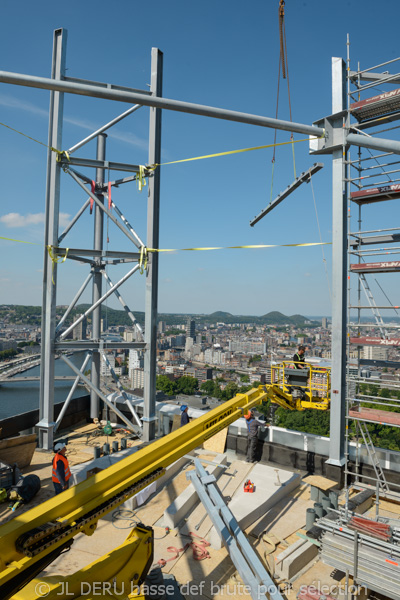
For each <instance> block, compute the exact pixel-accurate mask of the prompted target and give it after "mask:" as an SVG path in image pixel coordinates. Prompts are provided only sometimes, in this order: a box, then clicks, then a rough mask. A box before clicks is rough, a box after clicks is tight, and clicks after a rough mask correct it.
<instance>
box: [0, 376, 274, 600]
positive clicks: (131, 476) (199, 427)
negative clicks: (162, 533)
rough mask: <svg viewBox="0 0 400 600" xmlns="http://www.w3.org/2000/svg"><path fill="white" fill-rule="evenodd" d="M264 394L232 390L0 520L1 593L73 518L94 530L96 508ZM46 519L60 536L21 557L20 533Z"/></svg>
mask: <svg viewBox="0 0 400 600" xmlns="http://www.w3.org/2000/svg"><path fill="white" fill-rule="evenodd" d="M266 399H267V392H266V391H264V390H263V389H262V388H261V387H260V388H258V389H254V388H253V389H252V390H250V391H249V392H247V393H246V394H237V395H236V396H235V397H234V398H232V400H229V401H227V402H225V403H223V404H222V405H221V406H219V407H217V408H214V409H213V410H211V411H209V412H207V413H206V414H205V415H204V416H202V417H199V418H197V419H195V420H194V421H192V422H191V423H189V424H188V425H185V426H184V427H182V428H180V429H178V430H177V431H175V432H173V433H170V434H169V435H167V436H165V437H163V438H161V439H159V440H156V441H154V442H152V443H151V444H150V445H148V446H146V447H144V448H141V449H140V450H138V451H137V452H135V453H134V454H133V455H131V456H129V457H127V458H125V459H122V460H121V461H119V462H118V463H116V464H115V465H112V466H111V467H108V468H107V469H105V470H104V471H101V472H100V473H97V474H96V475H94V476H93V477H91V478H90V479H88V480H86V481H83V482H82V483H79V484H78V485H76V486H74V487H72V488H70V489H69V490H66V491H64V492H63V493H62V494H59V495H58V496H55V497H54V498H51V499H49V500H47V501H46V502H44V503H43V504H41V505H40V506H37V507H35V508H32V509H31V510H29V511H27V512H25V513H23V514H21V515H18V516H16V517H15V518H14V519H13V520H11V521H9V522H8V523H6V524H5V525H2V526H1V527H0V595H1V589H2V585H4V584H5V583H6V582H7V581H10V580H12V579H13V578H14V577H16V576H17V575H20V574H21V573H22V572H23V571H24V570H25V569H28V568H30V569H32V568H33V566H34V564H35V562H37V561H39V560H40V559H43V558H44V557H45V556H46V555H47V554H50V553H51V552H52V551H54V550H55V549H56V548H58V547H60V546H62V545H63V544H64V543H65V542H66V541H67V540H68V539H71V538H72V537H73V536H74V535H76V533H77V530H76V527H77V526H76V523H77V521H78V530H80V531H84V532H85V533H88V534H90V533H93V531H94V530H95V528H96V523H97V521H98V519H99V518H100V516H102V514H99V515H98V516H97V514H96V511H97V512H98V511H102V513H103V514H105V513H106V512H109V511H110V510H113V509H114V508H115V507H116V506H118V505H119V504H122V503H123V502H124V501H125V500H126V498H127V497H129V496H131V495H133V494H135V493H136V492H137V490H138V485H139V486H140V485H142V486H145V485H147V484H148V481H149V477H157V474H158V473H160V470H162V469H164V468H165V467H167V466H168V465H170V464H172V463H173V462H174V461H176V460H177V459H178V458H180V457H181V456H183V455H184V454H186V453H187V452H189V451H190V450H193V449H194V448H197V447H198V446H200V444H202V442H204V441H205V440H207V439H209V438H210V437H212V436H213V435H215V434H216V433H217V432H218V431H220V430H221V429H224V428H225V427H227V426H228V425H230V424H231V423H233V422H234V421H236V419H238V418H239V417H240V416H242V414H243V411H244V409H250V408H252V407H254V406H256V405H257V404H261V402H262V401H263V400H266ZM140 482H142V484H141V483H140ZM133 486H136V487H135V489H134V490H132V487H133ZM118 494H120V496H118ZM92 511H93V513H92ZM89 513H92V514H89ZM79 519H81V520H82V519H86V523H84V524H83V525H82V526H80V525H79ZM48 523H55V524H56V525H57V526H60V527H63V528H65V529H64V530H63V533H62V535H63V537H62V539H59V540H57V541H56V542H55V543H54V542H52V541H50V542H49V544H48V547H46V548H43V549H41V550H40V552H39V553H38V554H37V555H36V556H32V557H30V556H26V555H25V553H24V552H23V551H22V550H21V549H18V548H17V545H16V544H17V540H19V539H20V538H21V536H23V535H24V534H25V535H26V534H27V533H28V532H31V531H32V530H34V529H35V528H39V527H42V526H43V525H45V524H48ZM74 526H75V529H74Z"/></svg>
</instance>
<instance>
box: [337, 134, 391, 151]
mask: <svg viewBox="0 0 400 600" xmlns="http://www.w3.org/2000/svg"><path fill="white" fill-rule="evenodd" d="M346 142H347V143H348V144H352V145H353V146H360V147H361V148H371V149H372V150H381V151H385V150H389V151H390V152H394V153H395V154H400V142H398V141H396V140H385V139H383V138H371V137H366V136H364V135H356V134H355V133H349V134H348V135H347V138H346Z"/></svg>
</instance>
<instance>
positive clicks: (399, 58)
mask: <svg viewBox="0 0 400 600" xmlns="http://www.w3.org/2000/svg"><path fill="white" fill-rule="evenodd" d="M398 60H400V57H397V58H392V59H391V60H387V61H386V62H383V63H380V64H379V65H375V66H374V67H368V69H363V70H362V71H351V72H350V77H353V75H363V74H364V73H368V72H369V71H373V70H374V69H379V68H380V67H384V66H385V65H390V64H391V63H394V62H396V61H398ZM376 74H377V73H372V75H376ZM379 75H380V73H379Z"/></svg>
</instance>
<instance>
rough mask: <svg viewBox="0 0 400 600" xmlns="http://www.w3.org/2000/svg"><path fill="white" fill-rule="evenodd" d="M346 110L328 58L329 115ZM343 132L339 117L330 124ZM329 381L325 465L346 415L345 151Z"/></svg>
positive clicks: (334, 460)
mask: <svg viewBox="0 0 400 600" xmlns="http://www.w3.org/2000/svg"><path fill="white" fill-rule="evenodd" d="M346 108H347V99H346V68H345V63H344V61H343V60H342V59H341V58H332V112H333V114H335V113H338V112H340V111H342V110H345V109H346ZM333 127H334V128H340V129H342V128H343V117H340V118H338V119H337V120H336V121H334V122H333ZM332 158H333V161H332V212H333V216H332V280H333V293H332V379H331V419H330V445H329V459H328V463H329V464H331V465H336V466H340V467H341V466H342V465H343V464H344V462H345V457H344V440H345V412H346V323H347V321H346V319H347V183H346V182H345V179H346V172H345V169H346V160H347V153H346V148H345V147H343V148H340V149H339V150H334V152H333V153H332Z"/></svg>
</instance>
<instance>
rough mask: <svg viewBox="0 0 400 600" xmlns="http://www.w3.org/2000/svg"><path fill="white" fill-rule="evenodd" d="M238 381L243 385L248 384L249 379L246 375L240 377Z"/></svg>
mask: <svg viewBox="0 0 400 600" xmlns="http://www.w3.org/2000/svg"><path fill="white" fill-rule="evenodd" d="M240 381H244V382H245V383H248V382H249V381H250V377H249V376H248V375H241V376H240Z"/></svg>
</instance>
